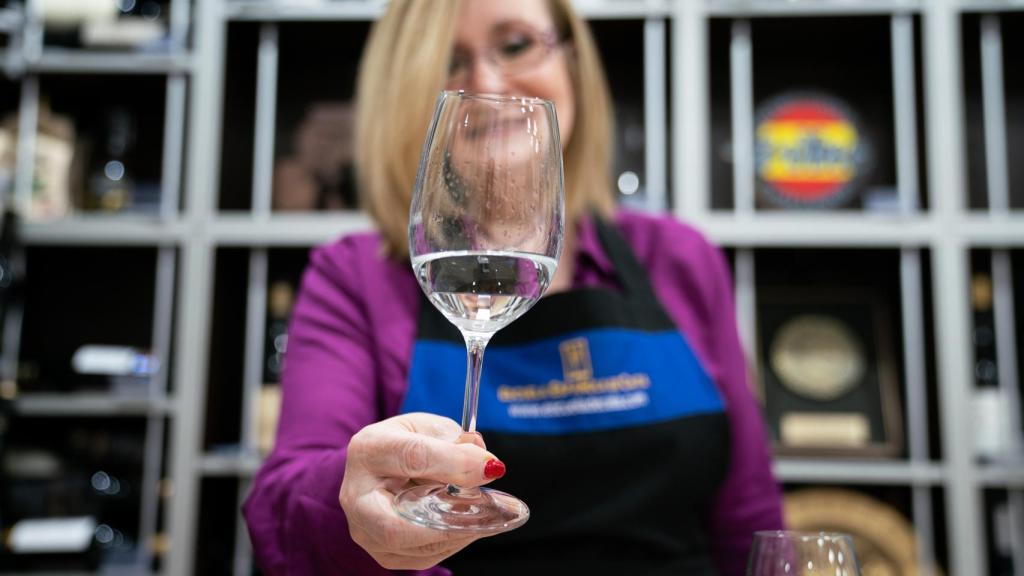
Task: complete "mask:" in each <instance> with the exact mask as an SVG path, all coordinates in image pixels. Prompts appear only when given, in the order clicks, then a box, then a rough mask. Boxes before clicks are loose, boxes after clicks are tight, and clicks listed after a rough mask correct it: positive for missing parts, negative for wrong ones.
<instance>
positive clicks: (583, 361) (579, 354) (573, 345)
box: [558, 338, 594, 382]
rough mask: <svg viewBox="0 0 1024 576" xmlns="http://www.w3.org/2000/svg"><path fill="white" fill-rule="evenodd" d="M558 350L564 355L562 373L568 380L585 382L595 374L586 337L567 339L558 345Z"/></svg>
mask: <svg viewBox="0 0 1024 576" xmlns="http://www.w3.org/2000/svg"><path fill="white" fill-rule="evenodd" d="M558 352H559V353H560V354H561V355H562V373H563V374H564V375H565V380H566V382H584V381H586V380H590V379H591V378H592V377H593V376H594V366H593V365H592V364H591V363H590V347H589V346H587V339H586V338H574V339H572V340H566V341H565V342H562V343H561V344H559V345H558Z"/></svg>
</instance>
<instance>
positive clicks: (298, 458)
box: [243, 240, 390, 575]
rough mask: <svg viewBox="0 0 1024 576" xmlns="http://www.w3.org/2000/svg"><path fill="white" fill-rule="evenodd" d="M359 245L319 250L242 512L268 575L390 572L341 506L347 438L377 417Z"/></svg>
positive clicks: (305, 283) (304, 289)
mask: <svg viewBox="0 0 1024 576" xmlns="http://www.w3.org/2000/svg"><path fill="white" fill-rule="evenodd" d="M360 262H361V260H360V258H359V254H358V248H357V247H356V246H355V244H351V243H346V241H344V240H343V241H342V242H341V243H340V244H336V245H334V246H330V247H326V248H320V249H317V250H315V251H314V252H313V253H312V256H311V259H310V264H309V266H308V267H307V269H306V272H305V274H304V276H303V281H302V288H301V290H300V292H299V297H298V300H297V302H296V305H295V309H294V312H293V316H292V321H291V325H290V327H289V335H288V352H287V363H286V366H285V371H284V375H283V378H282V387H283V388H282V389H283V402H282V408H281V417H280V422H279V425H278V432H277V441H276V444H275V446H274V451H273V452H272V453H271V454H270V456H269V458H268V459H267V461H266V462H265V463H264V465H263V467H262V468H261V469H260V471H259V473H258V474H257V476H256V479H255V481H254V484H253V488H252V491H251V492H250V494H249V496H248V498H247V499H246V502H245V505H244V507H243V513H244V515H245V519H246V522H247V524H248V527H249V534H250V538H251V539H252V544H253V550H254V552H255V555H256V558H257V560H258V561H259V564H260V566H261V567H262V568H263V569H264V570H265V571H266V572H267V573H269V574H372V575H377V574H390V572H389V571H387V570H385V569H383V568H381V567H380V566H379V565H378V564H377V563H376V562H375V561H374V560H373V559H372V558H371V557H370V556H369V554H367V553H366V552H365V551H364V550H363V549H362V548H360V547H359V546H358V545H356V544H355V543H354V542H353V541H352V540H351V538H350V537H349V531H348V524H347V522H346V520H345V515H344V513H343V511H342V509H341V505H340V504H339V502H338V492H339V489H340V487H341V480H342V476H343V474H344V471H345V457H346V450H347V447H348V442H349V439H351V437H352V436H353V435H354V434H355V433H356V432H357V431H359V430H360V429H361V428H363V427H364V426H366V425H368V424H371V423H373V422H375V421H377V420H379V419H380V418H379V409H378V406H379V405H380V403H379V399H378V395H379V394H380V392H379V391H378V387H377V384H376V382H377V374H376V371H377V370H376V363H375V361H374V354H373V344H372V342H373V341H372V339H371V338H370V322H369V320H368V315H367V310H366V306H365V303H364V300H363V297H364V291H363V290H361V289H359V279H360V278H361V276H362V275H361V272H362V271H361V270H359V267H360V266H359V263H360Z"/></svg>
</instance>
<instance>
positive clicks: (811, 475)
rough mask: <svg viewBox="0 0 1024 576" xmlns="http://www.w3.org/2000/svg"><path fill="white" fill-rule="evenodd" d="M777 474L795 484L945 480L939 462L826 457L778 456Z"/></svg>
mask: <svg viewBox="0 0 1024 576" xmlns="http://www.w3.org/2000/svg"><path fill="white" fill-rule="evenodd" d="M775 476H776V478H778V479H779V481H780V482H790V483H794V484H816V483H827V484H889V485H924V486H933V485H938V484H941V483H942V480H943V477H944V469H943V467H942V466H941V465H939V464H933V463H911V462H906V461H901V460H895V461H889V460H825V459H813V460H811V459H806V460H805V459H798V458H776V459H775Z"/></svg>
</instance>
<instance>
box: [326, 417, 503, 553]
mask: <svg viewBox="0 0 1024 576" xmlns="http://www.w3.org/2000/svg"><path fill="white" fill-rule="evenodd" d="M485 470H486V471H485ZM502 475H504V465H503V464H501V462H500V461H498V459H497V458H495V457H494V455H492V454H491V453H489V452H487V450H486V447H485V445H484V442H483V439H482V438H481V436H480V435H479V434H466V435H463V434H462V428H461V427H460V426H459V425H458V424H456V423H455V422H454V421H453V420H450V419H448V418H444V417H441V416H435V415H433V414H422V413H418V414H403V415H400V416H395V417H393V418H388V419H387V420H383V421H381V422H378V423H376V424H371V425H370V426H367V427H365V428H363V429H362V430H360V431H359V432H358V433H357V434H356V435H355V436H353V437H352V440H351V441H350V442H349V445H348V460H347V462H346V465H345V478H344V480H343V481H342V483H341V492H340V494H339V495H338V499H339V500H340V501H341V507H342V508H343V509H344V510H345V516H346V517H347V518H348V526H349V531H350V532H351V534H352V540H354V541H355V542H356V544H359V545H360V546H362V547H363V549H365V550H366V551H367V552H369V554H370V556H372V557H373V559H374V560H376V561H377V562H378V563H379V564H380V565H381V566H383V567H384V568H388V569H392V570H402V569H404V570H410V569H411V570H422V569H426V568H430V567H431V566H435V565H437V564H438V563H439V562H441V561H442V560H444V559H445V558H447V557H449V556H451V555H452V554H455V553H456V552H458V551H459V550H462V549H463V548H465V547H466V546H468V545H469V544H470V543H471V542H473V541H474V540H476V539H478V538H480V537H481V535H479V534H463V533H457V532H448V531H444V530H434V529H431V528H424V527H421V526H417V525H415V524H412V523H411V522H409V521H407V520H406V519H404V518H402V517H401V516H399V515H398V514H397V513H396V512H395V510H394V508H393V505H392V500H393V499H394V497H395V494H396V493H397V492H400V491H401V490H402V489H403V488H405V487H407V486H409V485H410V484H411V482H413V481H414V480H431V481H436V482H444V483H450V484H456V485H458V486H460V487H464V488H470V487H474V486H480V485H482V484H485V483H487V482H490V481H491V480H495V479H497V478H500V477H501V476H502Z"/></svg>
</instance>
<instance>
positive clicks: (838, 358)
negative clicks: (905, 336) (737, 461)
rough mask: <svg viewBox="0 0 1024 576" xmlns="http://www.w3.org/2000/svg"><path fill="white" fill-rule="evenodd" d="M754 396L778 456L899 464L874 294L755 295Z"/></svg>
mask: <svg viewBox="0 0 1024 576" xmlns="http://www.w3.org/2000/svg"><path fill="white" fill-rule="evenodd" d="M757 322H758V330H757V332H758V343H757V365H758V373H759V374H758V383H759V386H760V389H759V393H760V397H761V399H762V401H763V404H764V409H765V417H766V419H767V421H768V426H769V429H770V432H771V436H772V440H773V442H774V447H775V452H776V454H782V455H807V456H866V457H896V456H899V455H900V453H901V452H902V450H903V437H904V435H903V425H902V411H901V408H900V394H899V388H898V386H899V377H898V370H897V366H896V363H895V362H896V360H895V359H896V353H895V349H894V345H895V344H894V337H893V333H892V330H891V325H892V322H891V320H890V317H889V311H888V310H887V307H886V306H885V301H884V299H883V298H882V295H881V294H880V293H879V292H878V291H877V290H873V289H853V288H840V289H831V288H830V289H821V288H807V287H800V288H770V289H761V290H759V291H758V318H757Z"/></svg>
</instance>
